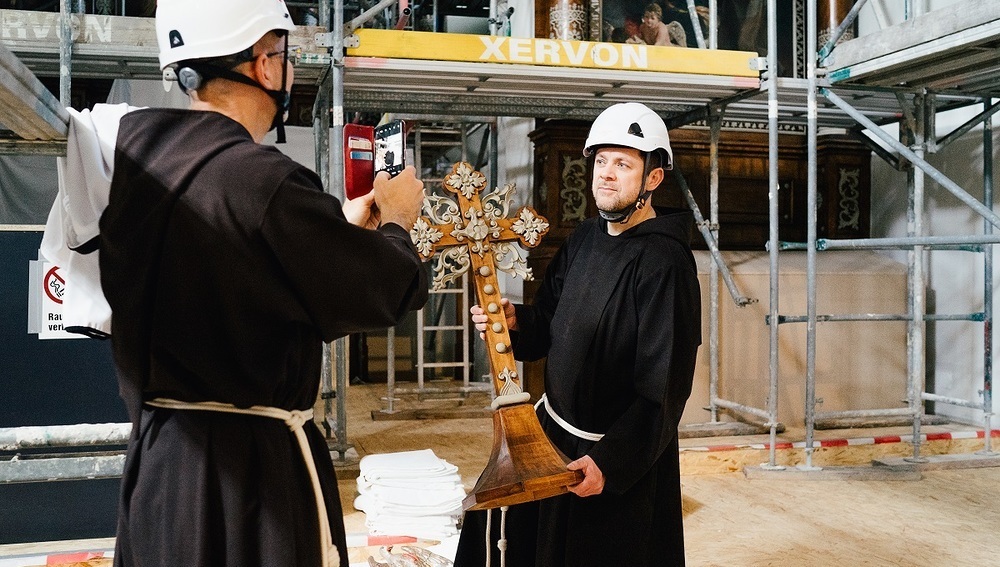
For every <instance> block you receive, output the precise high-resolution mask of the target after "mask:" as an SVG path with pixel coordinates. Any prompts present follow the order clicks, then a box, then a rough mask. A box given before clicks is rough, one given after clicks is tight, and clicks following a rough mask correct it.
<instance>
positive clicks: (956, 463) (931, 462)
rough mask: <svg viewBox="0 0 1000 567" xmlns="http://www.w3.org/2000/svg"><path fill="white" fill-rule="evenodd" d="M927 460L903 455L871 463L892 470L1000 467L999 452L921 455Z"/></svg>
mask: <svg viewBox="0 0 1000 567" xmlns="http://www.w3.org/2000/svg"><path fill="white" fill-rule="evenodd" d="M923 458H924V459H926V461H927V462H923V463H915V462H912V461H908V460H906V458H905V457H893V458H886V459H876V460H874V461H872V464H873V465H875V466H876V467H879V468H886V469H893V470H912V471H917V472H919V471H933V470H947V469H979V468H985V467H1000V453H983V454H979V453H966V454H957V455H930V456H927V457H923Z"/></svg>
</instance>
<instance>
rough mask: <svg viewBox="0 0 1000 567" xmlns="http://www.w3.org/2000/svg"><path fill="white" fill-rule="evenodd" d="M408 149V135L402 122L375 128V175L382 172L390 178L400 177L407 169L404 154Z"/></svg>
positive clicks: (396, 121)
mask: <svg viewBox="0 0 1000 567" xmlns="http://www.w3.org/2000/svg"><path fill="white" fill-rule="evenodd" d="M405 149H406V135H405V133H404V130H403V121H402V120H393V121H392V122H389V123H387V124H383V125H382V126H378V127H376V128H375V175H378V172H380V171H386V172H388V173H389V177H395V176H396V175H399V172H401V171H403V168H404V167H406V164H405V163H404V161H405V160H404V159H403V152H404V151H405Z"/></svg>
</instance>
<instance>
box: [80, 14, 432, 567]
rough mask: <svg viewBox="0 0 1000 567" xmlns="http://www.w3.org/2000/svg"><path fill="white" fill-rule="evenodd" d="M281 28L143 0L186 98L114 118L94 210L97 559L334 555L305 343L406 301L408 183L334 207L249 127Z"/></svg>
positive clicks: (272, 79) (262, 101) (257, 128)
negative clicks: (99, 453)
mask: <svg viewBox="0 0 1000 567" xmlns="http://www.w3.org/2000/svg"><path fill="white" fill-rule="evenodd" d="M293 27H294V26H293V25H292V22H291V19H290V18H289V15H288V11H287V8H285V5H284V3H283V2H280V1H278V0H160V1H159V2H158V5H157V13H156V28H157V30H156V31H157V39H158V40H159V45H160V64H161V66H162V67H164V68H166V69H167V70H168V71H169V75H170V77H171V78H175V80H176V81H177V83H179V85H180V86H181V88H183V89H184V90H185V91H186V92H187V93H188V95H189V96H190V99H191V104H190V109H187V110H173V109H152V108H151V109H144V110H136V111H134V112H131V113H129V114H127V115H125V117H124V118H123V119H122V121H121V125H120V129H119V137H118V142H117V150H116V154H115V164H114V166H115V170H114V177H113V180H112V185H111V192H110V202H109V203H108V206H107V209H106V210H105V211H104V214H103V216H102V218H101V222H100V227H101V236H100V254H101V256H100V266H101V282H102V285H103V288H104V292H105V295H106V296H107V299H108V302H109V303H110V305H111V307H112V309H113V318H112V329H111V332H112V342H113V351H114V356H115V362H116V365H117V367H118V372H119V384H120V390H121V395H122V397H123V399H124V400H125V404H126V406H127V407H128V410H129V414H130V417H131V420H132V424H133V429H132V438H131V440H130V441H129V446H128V454H127V457H126V461H125V469H124V474H123V477H122V489H121V502H120V506H119V521H118V534H117V545H116V549H115V565H116V566H120V567H126V566H132V565H141V566H144V567H145V566H162V567H177V566H180V565H184V566H213V567H219V566H228V567H249V566H253V565H261V566H263V565H266V566H268V567H275V566H277V567H281V566H285V567H305V566H310V567H313V566H317V567H318V566H320V565H324V567H326V566H329V565H337V564H340V565H343V566H345V567H346V565H347V561H348V559H347V546H346V541H345V535H344V523H343V514H342V511H341V507H340V497H339V495H338V491H337V479H336V475H335V474H334V470H333V464H332V462H331V460H330V453H329V450H328V449H327V446H326V441H325V439H324V438H323V435H322V433H321V432H320V430H319V429H318V428H317V427H316V425H315V423H314V422H313V421H312V419H311V408H312V407H313V404H314V402H315V399H316V393H317V392H318V390H319V381H320V376H321V374H320V366H321V359H322V345H323V341H332V340H334V339H337V338H339V337H343V336H345V335H347V334H348V333H355V332H361V331H372V330H376V329H381V328H385V327H388V326H390V325H394V324H396V323H397V322H398V321H399V320H400V319H401V318H402V317H403V316H404V315H405V314H406V313H407V311H410V310H413V309H417V308H419V307H421V306H422V305H423V303H424V302H425V300H426V297H427V281H426V276H425V275H424V270H423V268H422V266H421V262H420V258H419V256H418V255H417V252H416V250H415V249H414V247H413V244H412V243H411V242H410V236H409V230H410V228H411V227H412V225H413V223H414V221H415V220H416V218H417V216H418V214H419V213H420V208H421V204H422V202H423V184H422V183H421V182H420V181H418V180H417V179H416V178H415V177H414V170H413V168H409V169H407V170H404V171H403V173H401V174H400V175H399V176H397V177H395V178H393V179H392V180H389V178H388V175H386V174H380V177H378V178H376V180H375V189H374V192H373V193H370V194H369V195H367V196H365V197H359V198H358V199H355V200H354V201H349V202H347V203H345V204H344V205H343V206H342V205H341V203H340V202H339V201H338V200H337V199H336V198H334V197H333V196H331V195H329V194H327V193H324V192H323V187H322V183H321V181H320V179H319V177H317V176H316V174H314V173H313V172H312V171H310V170H308V169H307V168H305V167H303V166H301V165H299V164H297V163H295V162H294V161H292V160H291V159H289V158H288V157H286V156H285V155H283V154H282V153H281V152H279V151H278V150H277V149H275V148H274V147H270V146H264V145H261V144H260V142H261V140H262V139H263V138H264V135H265V134H266V133H267V132H268V130H269V129H270V128H272V126H276V125H280V121H281V119H282V115H283V114H284V112H285V110H286V108H287V102H288V92H289V90H290V88H291V86H292V81H293V75H294V70H293V68H292V62H291V61H290V60H289V45H288V39H289V32H290V31H291V30H292V29H293ZM279 133H280V131H279ZM380 221H381V222H380Z"/></svg>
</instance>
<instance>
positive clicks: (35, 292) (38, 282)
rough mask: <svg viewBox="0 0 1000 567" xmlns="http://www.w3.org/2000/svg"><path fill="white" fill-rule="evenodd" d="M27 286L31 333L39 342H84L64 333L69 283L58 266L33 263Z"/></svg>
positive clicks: (42, 261) (76, 336)
mask: <svg viewBox="0 0 1000 567" xmlns="http://www.w3.org/2000/svg"><path fill="white" fill-rule="evenodd" d="M29 274H30V275H29V278H28V279H29V282H28V333H36V334H38V338H39V339H82V338H86V337H84V335H81V334H79V333H69V332H67V331H65V330H64V329H63V298H65V296H66V286H67V284H66V279H65V278H64V277H63V274H62V271H61V270H60V269H59V266H56V265H55V264H52V263H51V262H46V261H44V260H36V261H33V262H31V266H30V268H29Z"/></svg>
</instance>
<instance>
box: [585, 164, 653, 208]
mask: <svg viewBox="0 0 1000 567" xmlns="http://www.w3.org/2000/svg"><path fill="white" fill-rule="evenodd" d="M649 166H650V163H649V155H648V154H647V155H646V156H645V158H644V159H643V167H642V185H640V186H639V196H638V197H636V198H635V201H632V202H631V203H629V204H628V205H625V206H624V207H622V208H620V209H618V210H614V211H605V210H604V209H598V210H597V212H598V214H600V215H601V218H602V219H604V220H606V221H608V222H616V223H619V224H624V223H627V222H628V219H630V218H632V213H634V212H636V211H638V210H639V209H641V208H642V207H643V206H644V205H645V204H646V199H648V198H649V194H650V193H651V192H652V191H647V190H646V178H647V177H649V172H650V171H652V168H650V167H649Z"/></svg>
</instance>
